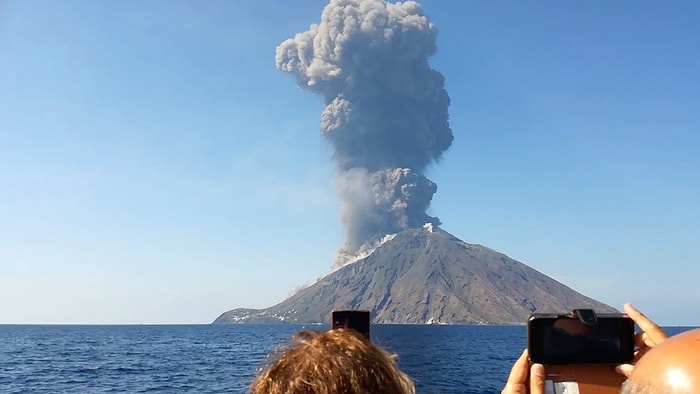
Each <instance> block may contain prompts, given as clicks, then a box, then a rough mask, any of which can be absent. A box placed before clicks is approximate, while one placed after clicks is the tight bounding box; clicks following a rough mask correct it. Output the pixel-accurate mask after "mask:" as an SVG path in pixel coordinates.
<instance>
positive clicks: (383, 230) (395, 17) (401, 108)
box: [275, 0, 453, 266]
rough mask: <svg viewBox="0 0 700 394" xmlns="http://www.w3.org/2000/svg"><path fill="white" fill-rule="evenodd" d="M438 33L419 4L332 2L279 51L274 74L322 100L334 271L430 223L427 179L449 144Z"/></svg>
mask: <svg viewBox="0 0 700 394" xmlns="http://www.w3.org/2000/svg"><path fill="white" fill-rule="evenodd" d="M436 38H437V30H436V29H435V26H433V24H432V23H431V22H430V21H429V20H428V18H427V17H426V16H425V15H424V14H423V10H422V9H421V7H420V5H419V4H418V3H416V2H414V1H407V2H404V3H387V2H385V1H383V0H331V1H330V3H329V4H328V5H327V6H326V7H325V8H324V10H323V13H322V14H321V22H320V23H319V24H313V25H311V26H310V28H309V30H307V31H305V32H302V33H298V34H296V35H295V36H294V38H291V39H288V40H286V41H284V42H283V43H282V44H280V45H279V46H278V47H277V51H276V56H275V61H276V65H277V68H278V69H280V70H282V71H285V72H289V73H292V74H293V75H295V76H296V79H297V84H298V85H299V86H300V87H301V88H303V89H308V90H310V91H311V92H313V93H317V94H321V95H322V96H323V99H324V105H325V107H324V109H323V113H322V115H321V132H322V134H323V135H324V136H325V137H326V138H327V140H328V141H329V142H330V143H331V145H332V147H333V150H334V154H333V159H334V161H335V162H336V164H337V168H338V179H337V182H338V193H339V195H340V197H341V198H342V200H343V203H344V208H343V214H342V220H343V222H344V224H345V226H346V231H347V238H346V241H345V245H344V246H343V247H342V248H341V249H340V251H339V252H338V257H337V261H336V264H337V265H338V266H340V265H343V264H345V263H347V262H350V261H352V260H353V259H354V258H357V257H359V256H361V255H364V254H367V253H368V252H371V250H373V248H375V247H376V246H377V245H378V244H379V243H380V242H381V241H382V239H385V236H386V235H389V234H395V233H397V232H399V231H401V230H404V229H407V228H414V227H421V226H423V225H424V224H426V223H430V224H431V225H439V224H440V221H439V219H438V218H436V217H431V216H429V215H428V214H427V213H426V210H427V209H428V207H429V206H430V201H431V200H432V197H433V194H434V193H435V192H436V190H437V185H435V183H433V182H431V181H430V180H428V179H427V178H426V177H425V176H424V175H423V171H424V170H425V169H426V167H427V166H428V165H429V164H431V163H433V162H435V161H436V160H439V159H440V157H441V155H442V153H443V152H444V151H445V150H447V148H449V146H450V144H451V143H452V139H453V136H452V130H450V127H449V122H448V112H447V108H448V106H449V104H450V99H449V96H448V95H447V92H446V91H445V89H444V88H443V87H444V78H443V76H442V74H440V73H439V72H437V71H435V70H433V69H431V68H430V66H429V65H428V58H429V57H430V56H432V55H434V54H435V52H436V49H437V48H436Z"/></svg>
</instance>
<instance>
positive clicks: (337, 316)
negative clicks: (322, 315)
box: [331, 310, 370, 339]
mask: <svg viewBox="0 0 700 394" xmlns="http://www.w3.org/2000/svg"><path fill="white" fill-rule="evenodd" d="M331 319H332V320H333V322H332V324H331V328H333V329H335V328H351V329H353V330H355V331H358V332H359V333H360V334H362V335H364V337H365V338H367V339H369V325H370V317H369V311H358V310H344V311H333V312H332V314H331Z"/></svg>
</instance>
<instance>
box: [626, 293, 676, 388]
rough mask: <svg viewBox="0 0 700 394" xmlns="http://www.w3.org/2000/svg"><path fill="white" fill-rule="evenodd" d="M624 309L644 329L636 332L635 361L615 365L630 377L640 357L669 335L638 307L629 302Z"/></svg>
mask: <svg viewBox="0 0 700 394" xmlns="http://www.w3.org/2000/svg"><path fill="white" fill-rule="evenodd" d="M623 308H624V311H625V313H627V315H628V316H629V317H630V318H631V319H632V320H634V322H635V323H636V324H637V326H639V328H640V329H641V330H642V331H641V332H638V333H635V334H634V346H635V347H636V348H637V350H636V351H635V352H634V361H633V363H632V364H621V365H618V366H616V367H615V371H617V373H619V374H622V375H625V377H628V378H629V377H630V375H631V374H632V370H633V369H634V364H635V363H636V362H637V361H639V359H640V358H641V357H642V356H643V355H644V354H645V353H646V352H648V351H649V350H651V348H653V347H654V346H656V345H658V344H660V343H661V342H663V341H665V340H666V338H668V335H666V333H665V332H664V330H662V329H661V327H659V326H658V324H656V323H654V322H653V321H651V320H649V318H647V317H646V316H644V314H643V313H642V312H640V311H638V310H637V309H635V308H634V307H633V306H632V305H630V304H629V303H626V304H625V305H624V307H623Z"/></svg>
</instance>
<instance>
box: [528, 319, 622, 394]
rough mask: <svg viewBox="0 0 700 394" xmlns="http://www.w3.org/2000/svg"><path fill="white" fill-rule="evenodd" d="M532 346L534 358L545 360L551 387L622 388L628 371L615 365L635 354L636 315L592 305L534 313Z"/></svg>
mask: <svg viewBox="0 0 700 394" xmlns="http://www.w3.org/2000/svg"><path fill="white" fill-rule="evenodd" d="M527 348H528V354H529V356H530V360H531V361H532V362H534V363H540V364H544V365H545V371H546V374H547V378H546V387H545V389H546V392H548V393H570V392H575V393H580V394H588V393H591V394H593V393H600V394H603V393H618V392H619V390H620V385H621V384H622V381H623V380H624V377H623V376H622V375H619V374H617V373H616V372H615V369H614V368H615V365H617V364H622V363H627V362H631V361H632V359H633V358H634V321H632V319H630V318H629V317H628V316H626V315H624V314H596V313H595V312H594V311H592V310H590V309H577V310H574V312H572V313H566V314H556V313H555V314H546V313H536V314H532V315H530V317H529V319H528V323H527ZM574 387H575V390H574V389H573V388H574Z"/></svg>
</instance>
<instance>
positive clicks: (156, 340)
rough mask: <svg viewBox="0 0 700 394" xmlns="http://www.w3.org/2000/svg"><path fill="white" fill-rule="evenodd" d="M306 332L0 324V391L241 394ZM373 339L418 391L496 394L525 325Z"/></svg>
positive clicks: (377, 328) (384, 330)
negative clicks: (272, 356)
mask: <svg viewBox="0 0 700 394" xmlns="http://www.w3.org/2000/svg"><path fill="white" fill-rule="evenodd" d="M304 328H312V329H321V330H323V329H327V328H328V327H325V326H302V325H287V324H278V325H274V324H271V325H183V326H177V325H164V326H149V325H146V326H140V325H139V326H24V325H7V326H0V393H146V392H149V393H150V392H161V393H245V391H246V390H247V388H248V386H249V384H250V382H251V381H252V379H253V378H254V376H255V373H256V370H257V369H258V368H259V367H260V365H261V364H262V363H263V362H264V360H265V359H266V356H267V354H268V353H269V352H270V351H271V350H273V349H275V348H276V347H278V346H279V345H281V344H285V343H287V342H288V340H289V338H290V337H291V335H292V334H293V333H294V332H296V331H299V330H301V329H304ZM682 330H683V329H682V328H678V329H670V330H669V332H671V333H674V332H679V331H682ZM372 341H373V342H374V343H377V344H379V345H381V346H382V347H384V348H386V349H388V350H389V351H391V352H392V353H396V354H398V356H399V358H398V362H399V366H400V367H401V369H402V370H403V371H404V372H406V373H407V374H408V375H409V376H411V378H413V379H414V380H415V382H416V387H417V389H418V392H419V393H497V392H500V389H501V388H502V386H503V383H504V382H505V380H506V378H507V375H508V372H509V370H510V367H511V366H512V363H513V361H515V359H516V358H517V357H518V356H519V354H520V353H521V351H522V349H523V348H524V346H525V327H512V326H447V325H445V326H443V325H429V326H414V325H374V326H372Z"/></svg>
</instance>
